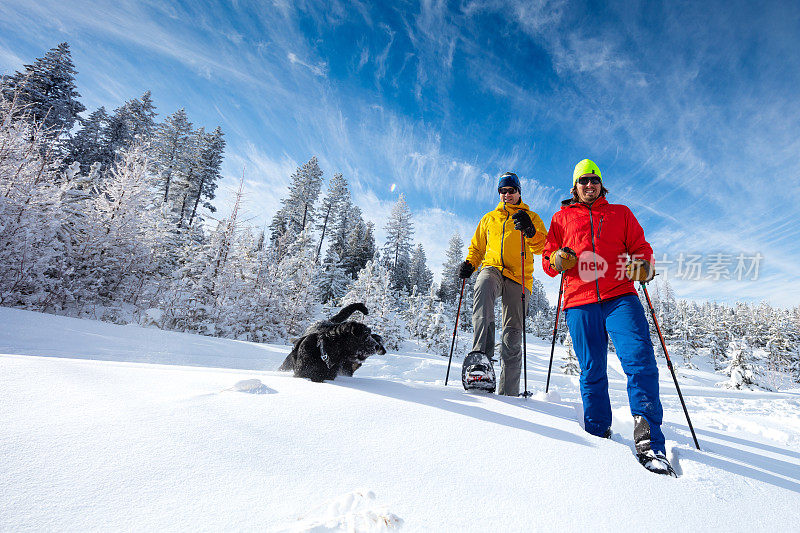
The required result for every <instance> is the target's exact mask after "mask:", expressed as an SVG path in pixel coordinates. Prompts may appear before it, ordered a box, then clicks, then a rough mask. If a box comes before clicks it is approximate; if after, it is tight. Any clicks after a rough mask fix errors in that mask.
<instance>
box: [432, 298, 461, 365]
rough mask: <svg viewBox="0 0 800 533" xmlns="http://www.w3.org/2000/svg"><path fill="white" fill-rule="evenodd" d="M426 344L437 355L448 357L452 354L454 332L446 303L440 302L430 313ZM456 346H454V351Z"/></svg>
mask: <svg viewBox="0 0 800 533" xmlns="http://www.w3.org/2000/svg"><path fill="white" fill-rule="evenodd" d="M425 337H426V339H427V342H426V346H427V348H428V349H429V350H430V351H431V353H434V354H436V355H441V356H444V357H447V356H449V355H450V345H451V344H452V340H453V338H452V332H451V331H450V329H449V328H448V324H447V316H446V312H445V308H444V303H443V302H439V303H438V304H437V305H436V309H435V311H434V312H433V313H432V314H431V315H430V320H429V323H428V330H427V332H426V335H425ZM455 350H456V348H455V347H454V351H455Z"/></svg>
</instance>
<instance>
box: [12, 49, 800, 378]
mask: <svg viewBox="0 0 800 533" xmlns="http://www.w3.org/2000/svg"><path fill="white" fill-rule="evenodd" d="M75 74H76V69H75V67H74V65H73V64H72V60H71V56H70V52H69V46H68V45H67V44H66V43H62V44H60V45H59V46H57V47H56V48H53V49H52V50H50V51H48V52H47V54H45V56H44V57H43V58H40V59H36V60H35V61H34V62H33V63H32V64H30V65H25V67H24V69H23V70H20V71H18V72H16V73H14V74H13V75H11V76H7V77H6V78H4V79H3V80H2V84H1V85H0V94H2V98H0V305H5V306H14V307H22V308H28V309H35V310H40V311H45V312H52V313H61V314H68V315H72V316H86V317H92V318H98V319H103V320H110V321H114V322H118V323H129V322H137V323H143V324H155V325H157V326H158V327H161V328H166V329H174V330H178V331H190V332H197V333H202V334H207V335H220V336H227V337H233V338H239V339H246V340H252V341H258V342H266V341H276V342H285V341H286V340H288V339H290V338H291V337H292V336H296V335H299V334H300V333H302V331H303V330H304V329H305V328H306V327H307V326H308V324H309V323H310V322H311V321H313V320H316V319H318V318H319V316H320V315H323V316H325V315H329V314H332V313H333V312H334V311H333V310H334V309H335V308H338V307H339V306H341V305H345V304H347V303H351V302H355V301H362V302H364V303H366V304H367V306H368V308H369V309H370V310H371V313H370V315H369V316H367V317H364V321H365V322H367V323H368V324H370V325H372V326H374V327H375V329H376V330H377V331H379V332H380V333H381V334H382V335H384V337H385V340H386V344H387V346H389V347H392V348H395V349H396V348H398V347H399V346H400V345H401V343H402V341H403V339H406V338H411V337H413V338H416V339H418V340H419V341H420V342H421V343H423V344H424V345H426V346H427V347H428V349H430V350H431V351H432V352H433V353H440V354H442V355H447V354H448V352H449V348H450V341H451V339H452V327H453V321H454V318H455V313H456V308H457V304H458V300H459V297H462V294H463V302H464V303H463V304H462V306H461V316H460V317H459V324H460V329H461V330H462V331H469V330H470V329H471V302H472V295H473V289H474V286H473V284H474V279H475V276H473V277H472V278H471V279H470V280H467V281H466V282H465V283H464V284H463V293H462V280H460V279H459V278H458V276H457V269H458V265H459V264H460V263H461V262H462V261H463V259H464V257H465V256H466V247H465V243H464V241H463V240H462V238H461V236H460V235H458V234H454V235H452V236H451V238H450V241H449V243H448V249H447V252H446V257H445V261H444V263H443V265H442V279H441V281H440V282H439V283H434V280H433V274H432V272H431V270H430V268H429V267H428V264H427V257H426V253H425V250H424V248H423V246H422V244H420V243H416V242H415V241H414V224H413V216H412V212H411V210H410V208H409V206H408V203H407V202H406V200H405V197H404V196H403V195H402V194H401V195H400V196H399V198H398V199H397V201H396V202H395V203H394V205H393V206H392V208H391V210H390V211H389V213H388V214H387V215H386V216H385V219H384V224H385V225H384V227H383V229H384V232H385V234H386V238H385V241H384V242H383V243H382V245H379V244H378V243H376V240H375V225H374V223H373V222H371V221H367V220H365V218H364V215H363V213H362V211H361V209H360V208H359V206H358V205H357V204H356V202H355V201H354V199H353V197H352V194H351V191H350V186H349V183H348V181H347V179H346V178H345V177H344V176H343V175H342V174H340V173H334V174H333V176H332V177H331V178H330V179H329V180H328V181H327V184H326V183H325V180H324V177H323V174H324V173H323V171H322V169H321V168H320V166H319V162H318V160H317V158H316V157H312V158H311V159H310V160H309V161H308V162H306V163H304V164H302V165H301V166H299V167H298V168H297V169H296V171H295V172H294V173H293V174H292V175H291V176H290V180H289V181H290V184H289V187H288V190H287V191H286V193H285V195H284V197H283V198H282V200H281V204H280V205H281V207H280V208H279V210H278V211H277V212H276V213H275V214H274V216H273V217H272V219H271V220H270V222H269V225H268V226H266V227H264V228H262V229H257V228H254V227H252V226H250V225H248V224H247V223H246V222H245V221H243V220H242V213H241V203H242V197H243V193H242V189H241V187H240V189H239V191H238V192H237V193H236V195H235V203H234V205H233V206H232V209H231V213H230V215H229V216H227V217H226V218H219V219H215V218H213V216H212V215H213V214H214V213H215V212H216V207H215V206H214V204H213V200H214V199H215V195H216V189H217V185H218V181H219V179H220V177H221V170H220V169H221V165H222V162H223V156H224V150H225V140H224V134H223V132H222V130H221V129H220V128H219V127H215V128H214V129H213V130H212V131H211V133H207V132H206V129H205V128H204V127H202V126H201V127H195V126H194V125H193V124H192V123H191V121H190V120H189V117H188V115H187V113H186V111H185V110H184V109H179V110H177V111H175V112H173V113H172V114H170V115H167V116H166V117H164V119H163V120H159V115H158V113H157V112H156V106H155V104H154V102H153V99H152V96H151V94H150V92H149V91H148V92H145V93H144V94H143V95H142V96H140V97H138V98H132V99H130V100H128V101H126V102H125V103H124V104H123V105H121V106H119V107H118V108H116V109H114V110H113V111H111V112H110V113H109V112H107V111H106V110H105V109H104V108H103V107H101V108H99V109H97V110H95V111H93V112H91V113H90V114H89V115H88V117H86V118H83V117H82V115H81V113H83V112H85V111H86V108H85V107H84V106H83V105H82V104H81V103H80V94H79V93H78V92H77V88H76V86H75V81H74V76H75ZM323 189H324V192H323ZM651 292H652V293H653V300H654V305H655V307H656V311H657V313H658V316H659V320H660V323H661V327H662V329H663V331H664V333H665V335H666V336H667V339H668V341H669V343H670V346H671V349H672V350H673V352H674V353H673V358H679V359H680V360H681V361H682V362H683V364H684V365H685V366H687V367H691V366H692V365H693V361H694V360H695V358H697V357H700V358H707V359H709V360H710V361H711V362H712V364H713V366H714V368H715V369H720V370H721V371H722V370H723V369H726V368H728V367H729V366H730V364H731V361H733V360H734V359H737V360H743V361H745V363H742V364H740V365H739V367H738V368H744V366H742V365H746V364H753V365H755V374H756V375H757V374H758V373H759V369H762V370H764V371H767V372H768V371H770V370H776V371H781V372H785V373H789V374H790V375H792V376H794V379H800V356H799V355H798V350H797V345H798V340H800V334H798V329H799V328H798V324H800V307H798V308H795V309H792V310H782V309H774V308H771V307H769V306H768V305H767V304H759V305H758V306H751V305H748V304H744V303H738V304H736V305H734V306H724V305H721V304H716V303H703V304H698V303H693V302H687V301H682V300H677V299H676V298H675V296H674V293H673V292H672V289H671V287H670V286H669V284H668V283H659V284H657V285H656V286H655V290H654V291H651ZM554 313H555V309H554V307H552V306H551V305H550V303H549V301H548V299H547V297H546V294H545V291H544V287H543V285H542V283H541V282H540V281H539V280H538V279H535V280H534V287H533V293H532V295H531V298H530V301H529V310H528V323H527V326H526V327H527V329H528V331H530V332H531V333H532V334H533V335H539V336H541V337H542V338H547V339H549V336H550V335H551V334H552V328H553V321H554V319H555V316H554ZM498 320H499V317H498ZM561 320H562V322H561V325H560V326H559V332H560V335H559V339H558V340H559V342H565V339H566V338H568V335H567V329H566V325H565V324H564V323H563V317H562V318H561ZM652 333H653V335H654V338H655V330H653V331H652ZM463 336H464V337H468V335H463ZM460 342H461V343H462V346H460V347H457V350H461V351H462V352H463V351H464V350H468V349H469V347H468V346H464V345H463V344H464V343H465V342H466V341H464V340H460ZM731 343H738V344H737V345H736V346H735V347H734V348H735V349H734V348H732V347H731ZM467 344H468V343H467ZM656 344H657V341H656ZM657 351H658V350H657ZM459 353H460V352H459ZM741 354H744V355H741ZM734 355H735V357H734ZM747 361H751V363H747ZM567 366H569V368H570V371H574V364H569V365H567ZM728 372H729V374H731V373H732V372H733V371H731V370H730V369H728ZM762 373H763V372H762ZM739 374H741V375H746V372H745V371H741V372H739Z"/></svg>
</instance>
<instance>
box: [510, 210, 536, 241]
mask: <svg viewBox="0 0 800 533" xmlns="http://www.w3.org/2000/svg"><path fill="white" fill-rule="evenodd" d="M511 218H512V219H513V220H514V227H515V228H517V229H518V230H520V231H521V232H522V233H523V234H524V235H525V236H526V237H527V238H529V239H530V238H531V237H533V236H534V235H536V228H535V227H534V226H533V221H532V220H531V217H530V216H528V213H526V212H525V211H517V212H516V213H515V214H514V216H512V217H511Z"/></svg>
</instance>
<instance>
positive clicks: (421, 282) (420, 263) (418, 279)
mask: <svg viewBox="0 0 800 533" xmlns="http://www.w3.org/2000/svg"><path fill="white" fill-rule="evenodd" d="M431 284H433V272H431V270H430V269H429V268H428V264H427V260H426V258H425V250H424V249H423V248H422V245H421V244H418V245H417V247H416V248H414V252H413V254H412V256H411V286H412V287H416V288H417V290H418V291H419V292H421V293H426V292H428V290H429V289H430V288H431Z"/></svg>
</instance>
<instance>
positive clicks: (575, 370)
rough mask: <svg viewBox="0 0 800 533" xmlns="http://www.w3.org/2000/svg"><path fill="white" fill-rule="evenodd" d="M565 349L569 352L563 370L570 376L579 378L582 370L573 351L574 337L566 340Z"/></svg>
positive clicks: (568, 337) (562, 366)
mask: <svg viewBox="0 0 800 533" xmlns="http://www.w3.org/2000/svg"><path fill="white" fill-rule="evenodd" d="M564 349H565V350H566V351H567V356H566V357H565V358H564V364H563V365H561V370H563V371H564V373H565V374H566V375H568V376H579V375H580V373H581V369H580V367H578V358H577V357H576V356H575V352H573V351H572V337H571V336H569V335H567V337H566V338H565V339H564Z"/></svg>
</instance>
